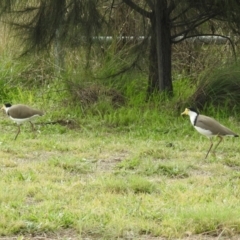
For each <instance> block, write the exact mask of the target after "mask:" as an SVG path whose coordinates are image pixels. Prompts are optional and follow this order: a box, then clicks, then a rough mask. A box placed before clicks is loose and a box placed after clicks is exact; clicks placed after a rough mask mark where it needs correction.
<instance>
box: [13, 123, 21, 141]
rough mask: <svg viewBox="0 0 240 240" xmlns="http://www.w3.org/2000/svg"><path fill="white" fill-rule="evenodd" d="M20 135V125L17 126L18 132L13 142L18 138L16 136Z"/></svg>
mask: <svg viewBox="0 0 240 240" xmlns="http://www.w3.org/2000/svg"><path fill="white" fill-rule="evenodd" d="M19 133H20V125H18V131H17V134H16V136H15V138H14V140H16V139H17V137H18V134H19Z"/></svg>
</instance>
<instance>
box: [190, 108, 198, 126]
mask: <svg viewBox="0 0 240 240" xmlns="http://www.w3.org/2000/svg"><path fill="white" fill-rule="evenodd" d="M188 115H189V117H190V121H191V123H192V125H193V126H194V125H195V124H196V118H197V116H198V114H197V113H196V112H192V111H189V112H188Z"/></svg>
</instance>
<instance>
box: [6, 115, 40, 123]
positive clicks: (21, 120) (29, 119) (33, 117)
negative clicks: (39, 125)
mask: <svg viewBox="0 0 240 240" xmlns="http://www.w3.org/2000/svg"><path fill="white" fill-rule="evenodd" d="M38 116H39V115H34V116H32V117H29V118H13V117H11V116H9V118H10V119H11V120H13V121H14V122H16V123H17V124H22V123H23V122H27V121H32V120H34V119H35V118H36V117H38Z"/></svg>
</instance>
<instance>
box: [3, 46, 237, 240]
mask: <svg viewBox="0 0 240 240" xmlns="http://www.w3.org/2000/svg"><path fill="white" fill-rule="evenodd" d="M5 51H6V50H5ZM8 51H10V50H8ZM68 54H69V55H68V56H66V63H68V66H67V67H68V69H67V71H66V73H65V74H64V75H63V76H62V78H57V77H55V75H54V66H53V65H52V62H54V61H53V60H52V59H51V57H52V56H48V58H47V59H48V60H47V61H46V60H45V59H46V58H44V57H42V56H41V57H39V58H37V57H36V55H34V56H33V57H34V58H32V57H31V56H30V55H28V56H26V57H25V58H21V59H15V60H14V61H13V60H12V55H13V53H12V52H11V54H6V53H5V55H4V58H2V61H1V70H0V76H1V80H0V87H1V88H0V93H1V94H0V95H1V96H0V98H1V102H3V103H5V102H11V103H13V104H15V103H23V104H28V105H31V106H33V107H36V108H39V109H42V110H44V111H45V115H44V116H43V117H41V118H39V119H38V120H37V123H36V125H35V126H36V129H37V132H36V133H35V134H34V133H32V132H31V126H30V124H28V123H26V124H24V125H23V126H22V127H21V130H22V131H21V133H20V135H19V136H18V139H17V141H14V140H13V139H14V136H15V134H16V131H17V126H16V125H15V124H14V123H13V122H11V121H10V120H9V119H8V118H7V116H6V115H5V114H3V113H1V114H0V122H1V135H0V174H1V178H0V193H1V194H0V213H1V214H0V239H1V238H4V239H8V238H9V239H11V238H16V239H19V240H20V239H32V238H35V237H36V238H38V237H39V239H40V238H51V239H84V238H86V239H102V240H103V239H141V238H142V239H148V238H149V239H154V238H155V237H156V239H158V238H161V237H165V238H166V239H173V238H184V237H186V238H188V236H190V237H189V238H188V239H191V237H192V239H202V238H204V236H203V235H204V234H205V235H207V236H209V239H211V237H213V238H214V237H216V236H217V238H219V239H220V237H226V238H228V237H231V236H233V235H238V236H239V233H240V220H239V212H240V204H239V202H240V201H239V197H240V184H239V183H240V173H239V170H240V163H239V162H240V161H239V159H240V147H239V146H240V145H239V144H238V141H239V139H232V138H225V139H224V141H223V142H222V143H221V144H220V146H219V147H218V149H217V151H216V154H215V155H213V154H211V153H210V154H209V157H208V159H206V160H205V159H204V157H205V155H206V152H207V150H208V148H209V140H208V139H207V138H206V137H204V136H201V135H199V134H198V133H197V132H196V131H195V130H194V129H193V127H192V126H191V124H190V121H189V118H188V117H181V116H180V113H181V112H182V111H183V110H184V109H185V107H189V106H185V105H181V103H182V102H186V99H188V97H189V96H191V95H192V93H193V92H194V91H195V90H196V86H194V84H193V82H191V81H189V79H188V78H185V77H180V78H179V79H178V80H177V81H174V82H173V84H174V97H173V98H168V97H167V96H165V95H163V94H162V95H154V96H152V98H151V101H148V102H146V85H147V81H146V80H147V76H146V73H144V71H145V70H144V69H145V68H146V67H147V65H146V66H143V71H141V72H138V70H136V69H135V70H134V71H131V72H127V73H126V74H124V75H121V76H120V75H119V76H117V77H115V78H105V77H106V76H107V75H108V74H114V73H116V72H117V71H118V70H119V69H116V65H119V66H120V67H121V65H122V62H120V61H119V56H116V58H115V57H114V56H111V57H113V60H114V61H113V62H110V61H109V62H108V61H107V60H105V62H103V63H102V64H99V63H98V62H97V61H96V60H95V59H94V61H92V62H91V63H92V66H93V67H92V69H88V73H85V72H84V71H83V68H80V67H79V66H84V65H85V64H83V62H84V60H83V59H82V56H81V57H79V55H78V54H75V53H74V54H73V53H71V52H69V53H68ZM50 55H51V54H50ZM39 56H40V55H39ZM124 61H125V59H124ZM126 61H128V60H126ZM93 76H96V77H102V79H96V78H92V77H93ZM69 83H70V84H71V83H81V84H82V86H88V87H89V86H90V88H88V89H87V90H89V89H90V90H91V89H96V88H97V90H98V89H99V90H100V91H103V92H104V91H106V92H108V90H112V89H114V90H117V91H118V92H119V93H122V94H124V96H125V99H126V102H124V103H123V104H119V105H118V104H117V105H114V104H112V103H111V102H110V98H109V96H107V97H106V96H104V94H103V95H100V98H99V99H98V101H96V102H93V103H91V104H89V105H87V104H86V105H84V104H81V100H82V99H81V98H78V99H74V101H73V94H72V93H69V91H68V90H69V85H68V84H69ZM91 87H92V88H91ZM98 87H99V88H98ZM108 93H109V92H108ZM205 110H206V112H207V114H208V115H210V116H212V117H215V118H216V119H217V120H219V121H220V122H221V123H222V124H224V125H226V126H228V127H229V128H230V129H232V130H233V131H235V132H237V133H240V131H239V122H238V116H237V114H238V113H237V112H234V111H231V110H230V111H229V109H226V108H223V109H219V108H217V109H216V108H214V106H213V105H212V106H211V105H210V106H209V107H208V109H204V111H205ZM202 113H203V114H204V113H205V112H202ZM50 122H53V123H54V124H49V123H50ZM67 122H69V125H66V123H67ZM46 123H47V124H46ZM60 123H61V124H60ZM64 123H65V125H64ZM214 143H216V139H215V141H214Z"/></svg>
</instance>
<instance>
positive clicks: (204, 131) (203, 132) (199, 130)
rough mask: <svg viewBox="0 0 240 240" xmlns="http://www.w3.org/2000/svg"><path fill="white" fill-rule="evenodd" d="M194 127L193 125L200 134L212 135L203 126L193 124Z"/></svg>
mask: <svg viewBox="0 0 240 240" xmlns="http://www.w3.org/2000/svg"><path fill="white" fill-rule="evenodd" d="M194 127H195V129H196V130H197V131H198V132H199V133H201V134H203V135H205V136H207V137H211V136H212V132H211V131H210V130H207V129H203V128H200V127H197V126H194Z"/></svg>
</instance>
